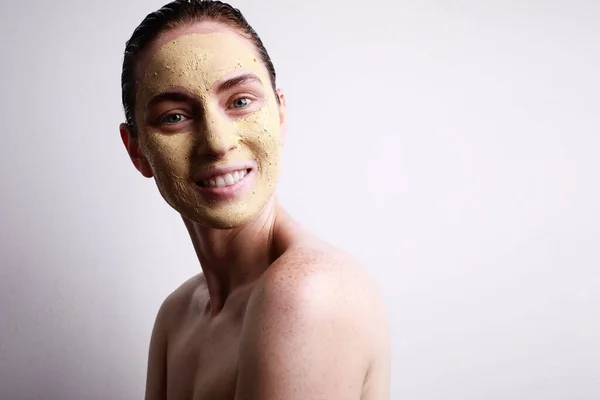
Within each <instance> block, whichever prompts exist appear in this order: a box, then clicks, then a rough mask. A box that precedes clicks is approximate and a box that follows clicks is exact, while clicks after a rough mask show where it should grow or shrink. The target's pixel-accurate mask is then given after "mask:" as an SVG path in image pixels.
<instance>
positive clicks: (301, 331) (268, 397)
mask: <svg viewBox="0 0 600 400" xmlns="http://www.w3.org/2000/svg"><path fill="white" fill-rule="evenodd" d="M313 270H314V269H313ZM346 280H347V279H346ZM340 281H342V282H343V281H344V279H342V280H337V279H335V277H334V276H331V275H330V274H327V273H322V272H307V269H300V270H298V271H294V270H293V269H292V270H289V269H286V268H280V269H279V271H278V272H277V273H275V274H271V275H270V276H266V277H265V278H264V280H263V281H262V282H261V283H259V284H258V286H257V287H256V288H255V291H254V293H253V295H252V297H251V299H250V302H249V304H248V312H247V314H246V318H245V320H244V327H243V330H242V342H241V346H240V361H239V368H238V382H237V389H236V397H235V400H280V399H286V400H317V399H335V400H358V399H360V397H361V391H362V386H363V382H364V380H365V376H366V373H367V370H368V368H369V362H370V357H369V353H368V350H366V349H367V348H369V346H366V343H365V342H366V341H368V339H367V337H366V336H367V335H366V334H365V329H363V325H364V322H365V321H364V320H361V314H362V313H361V311H359V309H360V308H361V307H355V303H356V292H354V294H353V293H351V291H352V288H351V287H348V285H345V284H344V283H340Z"/></svg>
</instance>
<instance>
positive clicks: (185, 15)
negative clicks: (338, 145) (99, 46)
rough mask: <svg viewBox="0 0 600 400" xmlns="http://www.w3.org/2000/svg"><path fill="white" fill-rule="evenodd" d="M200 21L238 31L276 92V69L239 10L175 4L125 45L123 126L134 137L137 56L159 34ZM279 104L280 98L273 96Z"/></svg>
mask: <svg viewBox="0 0 600 400" xmlns="http://www.w3.org/2000/svg"><path fill="white" fill-rule="evenodd" d="M201 21H214V22H221V23H224V24H226V25H229V26H230V27H232V28H235V29H237V30H238V31H239V32H240V33H241V34H242V35H243V36H245V37H246V38H247V39H248V40H250V41H251V42H252V43H253V44H254V45H255V46H256V48H257V50H258V54H259V57H260V59H261V60H262V61H263V63H264V64H265V66H266V67H267V71H268V72H269V76H270V78H271V85H272V86H273V91H276V84H275V77H276V75H275V67H274V66H273V62H272V61H271V58H270V57H269V53H268V52H267V49H266V48H265V46H264V45H263V43H262V41H261V40H260V37H259V36H258V34H257V33H256V31H255V30H254V29H253V28H252V27H251V26H250V24H248V22H247V21H246V19H245V18H244V16H243V15H242V13H241V12H240V10H238V9H237V8H233V7H232V6H230V5H229V4H227V3H223V2H221V1H216V0H214V1H213V0H176V1H173V2H171V3H169V4H167V5H165V6H164V7H162V8H161V9H160V10H158V11H155V12H153V13H151V14H148V15H147V16H146V18H144V20H143V21H142V23H141V24H140V25H139V26H138V27H137V28H136V29H135V31H133V35H131V38H130V39H129V40H128V41H127V43H126V45H125V58H124V60H123V72H122V74H121V91H122V98H123V108H124V111H125V122H126V123H127V124H128V125H129V127H130V129H131V133H132V134H133V135H136V134H137V127H136V125H135V115H134V110H135V100H136V99H135V94H136V86H135V64H136V62H137V58H138V56H139V54H140V52H141V51H142V50H143V49H144V48H145V47H146V46H147V45H149V44H150V43H152V41H153V40H155V39H156V38H157V37H158V36H159V35H160V34H161V33H163V32H166V31H169V30H171V29H174V28H177V27H180V26H184V25H188V24H192V23H195V22H201ZM275 97H276V98H277V101H278V102H279V96H277V95H276V96H275Z"/></svg>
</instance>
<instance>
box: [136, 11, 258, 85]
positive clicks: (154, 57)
mask: <svg viewBox="0 0 600 400" xmlns="http://www.w3.org/2000/svg"><path fill="white" fill-rule="evenodd" d="M190 39H192V40H190ZM182 44H183V45H182ZM207 54H209V55H210V56H212V57H214V56H215V55H218V56H219V57H218V58H219V59H220V60H221V61H224V62H227V61H235V59H236V58H239V57H242V58H248V57H252V58H257V57H258V53H257V51H256V48H255V46H254V44H253V43H252V42H250V41H249V40H248V39H247V38H245V37H244V36H242V35H241V34H240V33H239V32H238V31H236V30H234V29H232V28H230V27H229V26H227V25H225V24H222V23H219V22H214V21H202V22H197V23H193V24H189V25H185V26H181V27H177V28H174V29H171V30H169V31H166V32H163V33H161V34H160V35H159V36H158V37H157V38H156V39H155V40H153V41H152V42H151V43H150V44H149V45H148V46H147V47H146V48H144V49H143V50H142V52H141V53H140V55H139V57H138V62H137V63H136V66H135V78H136V82H138V83H139V82H140V81H141V80H142V79H143V78H144V75H145V73H146V72H147V70H148V68H149V67H152V66H154V67H156V66H157V65H156V64H162V63H165V62H167V63H169V64H173V61H174V60H175V61H176V62H180V63H186V62H188V61H189V59H191V58H205V59H206V56H207ZM228 59H230V60H228ZM153 64H154V65H153ZM260 64H262V63H260Z"/></svg>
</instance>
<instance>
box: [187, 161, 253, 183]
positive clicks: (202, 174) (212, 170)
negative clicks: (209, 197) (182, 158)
mask: <svg viewBox="0 0 600 400" xmlns="http://www.w3.org/2000/svg"><path fill="white" fill-rule="evenodd" d="M241 169H245V170H248V169H252V170H255V169H256V164H255V163H252V162H249V161H246V162H239V163H230V164H227V165H213V166H210V167H206V168H202V169H201V170H198V171H197V172H196V173H195V174H194V175H193V177H192V179H193V180H194V182H199V181H204V180H207V179H211V178H214V177H215V176H219V175H225V174H229V173H231V172H235V171H239V170H241Z"/></svg>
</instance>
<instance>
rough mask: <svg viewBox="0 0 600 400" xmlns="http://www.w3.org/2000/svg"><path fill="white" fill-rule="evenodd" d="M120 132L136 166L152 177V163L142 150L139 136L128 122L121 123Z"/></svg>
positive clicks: (147, 176)
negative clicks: (149, 162)
mask: <svg viewBox="0 0 600 400" xmlns="http://www.w3.org/2000/svg"><path fill="white" fill-rule="evenodd" d="M119 132H120V133H121V139H122V140H123V144H124V145H125V148H126V149H127V153H129V158H131V162H133V165H134V166H135V168H136V169H137V170H138V171H140V172H141V174H142V175H144V176H145V177H146V178H152V176H154V174H153V173H152V168H150V164H148V161H147V160H146V158H145V157H144V155H143V154H142V152H141V151H140V143H139V141H138V139H137V137H136V136H135V135H133V134H132V131H131V127H130V126H129V125H127V124H121V125H119Z"/></svg>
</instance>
